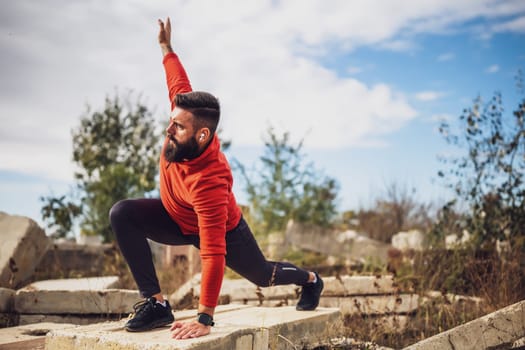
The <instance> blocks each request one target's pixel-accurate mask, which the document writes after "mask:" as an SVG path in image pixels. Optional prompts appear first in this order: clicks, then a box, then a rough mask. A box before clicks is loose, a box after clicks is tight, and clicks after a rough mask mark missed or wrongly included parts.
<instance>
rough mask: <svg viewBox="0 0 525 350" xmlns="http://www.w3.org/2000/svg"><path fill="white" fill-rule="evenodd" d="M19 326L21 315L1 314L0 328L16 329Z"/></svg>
mask: <svg viewBox="0 0 525 350" xmlns="http://www.w3.org/2000/svg"><path fill="white" fill-rule="evenodd" d="M18 325H19V315H18V314H15V313H2V312H0V328H4V327H14V326H18Z"/></svg>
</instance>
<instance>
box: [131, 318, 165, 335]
mask: <svg viewBox="0 0 525 350" xmlns="http://www.w3.org/2000/svg"><path fill="white" fill-rule="evenodd" d="M173 321H175V319H163V320H157V321H156V322H154V323H151V324H149V325H148V326H147V327H141V328H131V327H127V326H124V328H125V329H126V330H127V331H128V332H145V331H150V330H152V329H154V328H160V327H164V326H167V325H169V324H170V323H172V322H173Z"/></svg>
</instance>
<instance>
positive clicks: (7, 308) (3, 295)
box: [0, 287, 15, 312]
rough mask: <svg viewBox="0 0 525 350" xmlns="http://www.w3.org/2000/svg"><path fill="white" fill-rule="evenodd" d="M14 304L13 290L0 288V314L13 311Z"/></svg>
mask: <svg viewBox="0 0 525 350" xmlns="http://www.w3.org/2000/svg"><path fill="white" fill-rule="evenodd" d="M14 303H15V291H14V290H13V289H8V288H2V287H0V312H11V311H13V305H14Z"/></svg>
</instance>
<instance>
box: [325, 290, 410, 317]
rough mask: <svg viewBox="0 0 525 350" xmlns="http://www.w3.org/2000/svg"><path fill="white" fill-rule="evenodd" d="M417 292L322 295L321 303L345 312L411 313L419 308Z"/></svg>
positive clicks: (376, 313)
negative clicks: (345, 295)
mask: <svg viewBox="0 0 525 350" xmlns="http://www.w3.org/2000/svg"><path fill="white" fill-rule="evenodd" d="M418 302H419V296H418V295H417V294H400V295H370V296H350V297H324V296H323V297H321V300H320V301H319V305H321V306H324V307H337V308H339V309H340V310H341V313H343V314H366V315H384V314H409V313H412V312H414V311H416V310H417V308H418V305H419V304H418Z"/></svg>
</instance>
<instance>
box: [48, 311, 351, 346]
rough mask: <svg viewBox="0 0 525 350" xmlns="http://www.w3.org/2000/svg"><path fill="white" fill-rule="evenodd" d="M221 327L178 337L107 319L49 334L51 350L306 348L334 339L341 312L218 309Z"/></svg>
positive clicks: (192, 313) (184, 316)
mask: <svg viewBox="0 0 525 350" xmlns="http://www.w3.org/2000/svg"><path fill="white" fill-rule="evenodd" d="M217 311H218V312H217V313H216V315H215V322H216V325H215V326H214V327H213V328H212V333H210V334H209V335H207V336H204V337H200V338H195V339H186V340H174V339H171V338H170V332H169V327H164V328H158V329H155V330H152V331H150V332H143V333H128V332H126V331H125V330H124V329H123V325H124V322H125V321H120V322H106V323H102V324H95V325H89V326H79V327H76V328H73V329H63V330H56V331H53V332H51V333H49V334H48V335H47V337H46V350H63V349H68V350H69V349H71V350H75V349H90V350H102V349H104V350H106V349H112V350H139V349H140V350H153V349H154V350H168V349H170V350H190V349H191V350H204V349H206V350H219V349H239V350H267V349H275V350H284V349H290V348H302V345H303V344H305V343H306V342H308V343H311V342H314V341H315V340H317V339H318V338H324V339H328V337H330V335H331V332H332V331H333V330H334V329H335V327H334V326H335V325H336V324H338V323H340V322H341V320H340V314H339V312H338V311H337V310H334V309H323V308H320V309H318V310H316V311H303V312H301V311H296V310H295V308H292V307H286V308H259V307H241V308H239V309H235V310H226V311H224V310H223V309H222V308H221V307H218V308H217ZM196 312H197V311H196V310H189V312H188V311H185V313H184V314H181V313H175V318H176V319H178V320H188V319H191V318H193V317H195V314H196Z"/></svg>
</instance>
